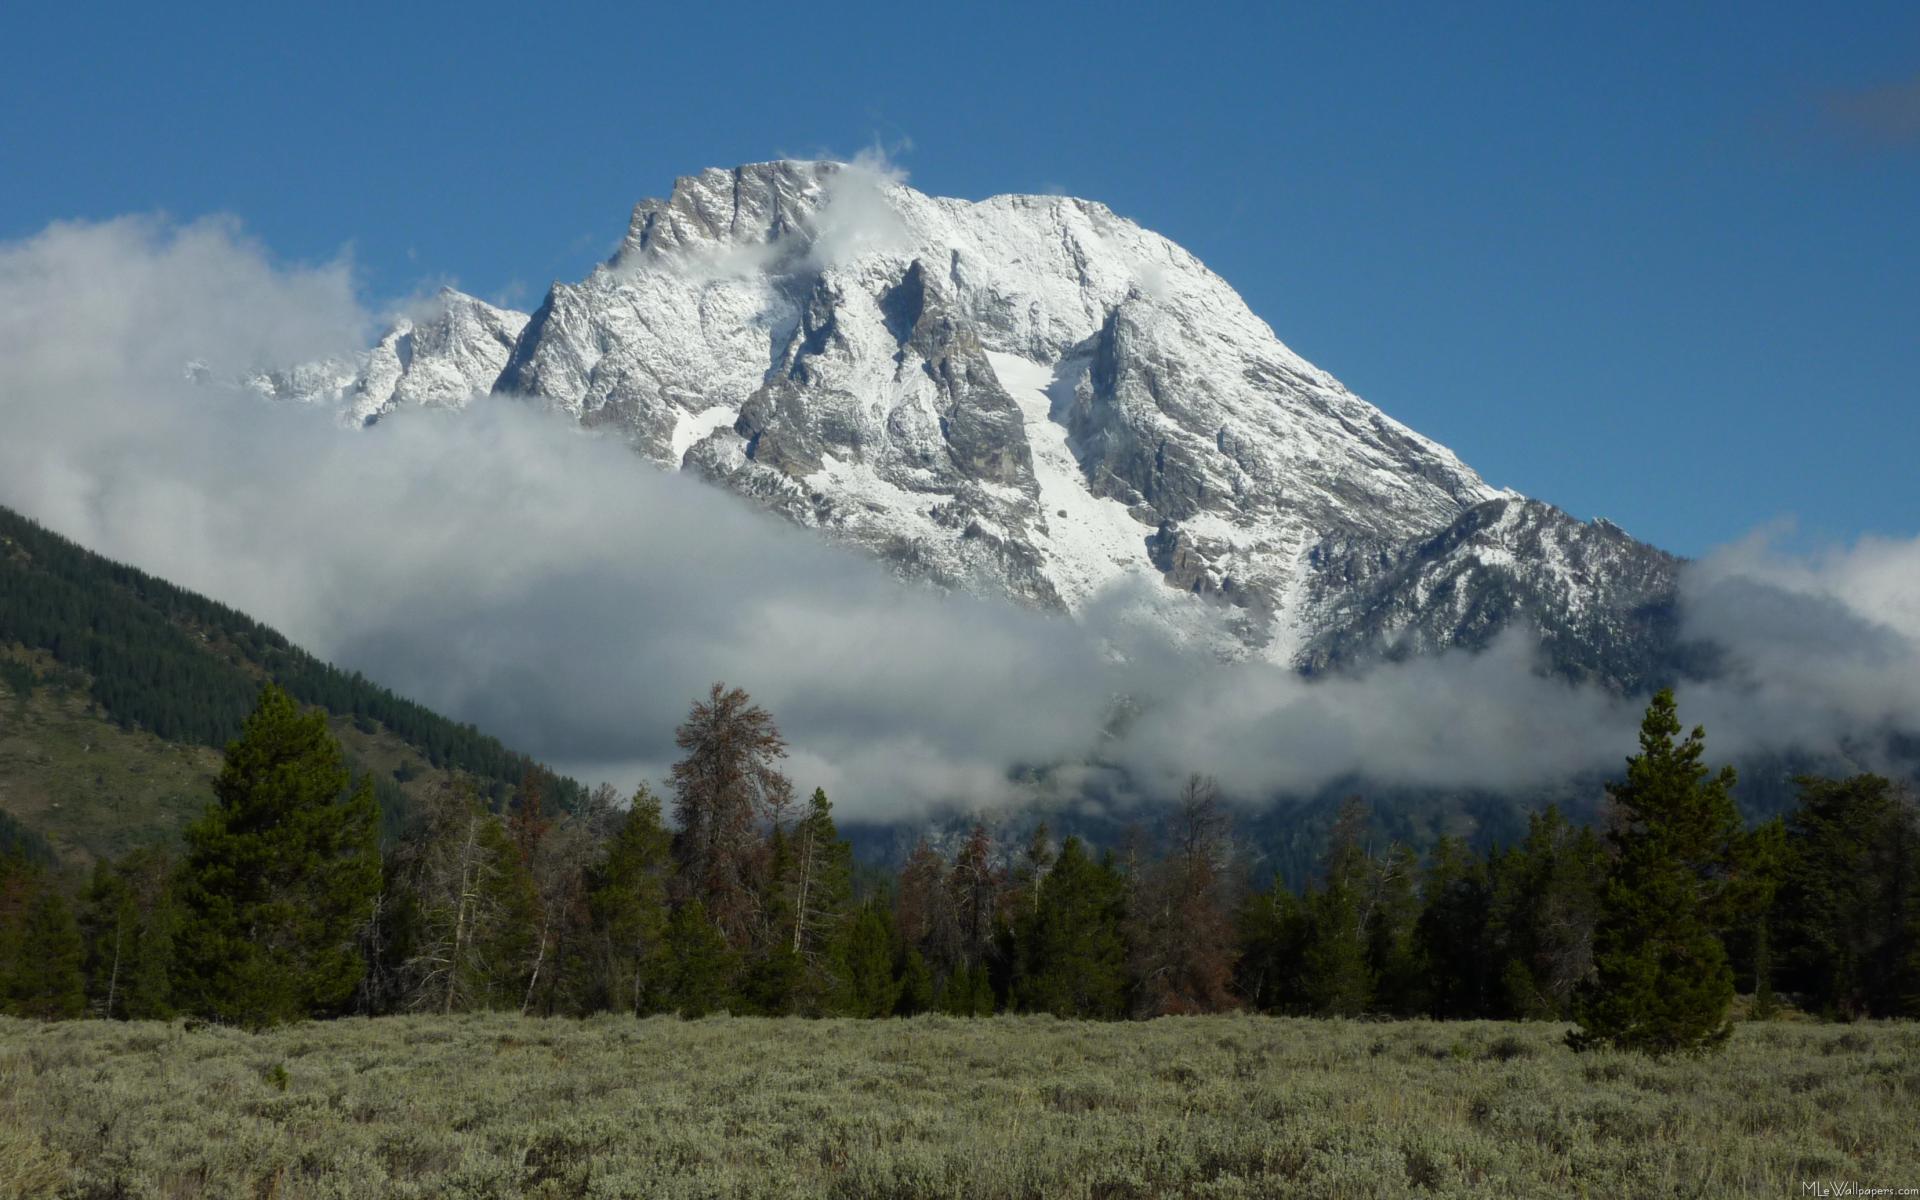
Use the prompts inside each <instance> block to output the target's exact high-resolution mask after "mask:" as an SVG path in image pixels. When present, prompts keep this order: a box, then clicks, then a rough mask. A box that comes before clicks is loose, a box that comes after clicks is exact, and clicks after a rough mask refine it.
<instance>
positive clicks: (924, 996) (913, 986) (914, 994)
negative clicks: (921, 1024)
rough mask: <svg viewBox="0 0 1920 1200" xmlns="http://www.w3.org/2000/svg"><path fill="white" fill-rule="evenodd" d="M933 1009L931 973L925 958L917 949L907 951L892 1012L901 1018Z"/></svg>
mask: <svg viewBox="0 0 1920 1200" xmlns="http://www.w3.org/2000/svg"><path fill="white" fill-rule="evenodd" d="M933 1007H934V992H933V972H932V971H930V970H928V969H927V960H926V956H925V955H923V954H921V953H920V951H919V950H917V949H911V950H908V951H907V956H906V960H905V961H904V962H903V963H902V964H901V967H900V988H899V998H898V999H897V1000H895V1001H894V1005H893V1011H894V1012H895V1013H896V1014H897V1015H899V1016H902V1017H911V1016H913V1015H914V1014H916V1013H923V1012H929V1011H931V1010H932V1009H933Z"/></svg>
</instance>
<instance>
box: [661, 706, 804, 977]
mask: <svg viewBox="0 0 1920 1200" xmlns="http://www.w3.org/2000/svg"><path fill="white" fill-rule="evenodd" d="M674 744H675V745H677V746H679V747H680V749H682V750H684V751H685V752H686V757H684V758H682V759H681V760H680V761H679V762H677V763H675V764H674V765H673V791H674V818H675V821H676V822H677V823H678V825H679V831H678V833H677V834H676V836H675V839H674V846H675V853H676V855H677V857H678V860H679V863H680V886H681V888H682V891H683V892H684V894H685V896H686V898H688V899H693V900H698V901H700V903H701V904H702V905H703V906H704V907H705V909H706V911H707V913H708V915H709V917H710V919H711V920H712V922H713V924H714V925H715V926H716V927H718V928H719V929H720V931H721V933H722V934H724V935H725V936H726V939H727V944H728V945H729V946H730V947H732V948H733V949H734V950H736V951H737V950H743V949H745V948H747V947H748V946H749V945H750V944H751V942H752V941H753V939H754V937H755V936H756V934H757V933H759V932H760V931H759V930H757V929H756V928H755V907H756V905H755V898H756V896H757V895H759V894H760V893H761V891H762V890H763V889H762V879H761V875H762V868H763V866H764V864H763V863H762V862H761V861H760V857H761V852H762V850H763V849H764V846H763V844H762V842H761V841H760V837H759V829H760V823H761V821H762V820H763V819H770V820H772V821H773V823H774V824H776V825H777V824H778V823H779V820H778V818H779V817H780V815H781V814H783V813H785V811H786V810H787V807H788V805H789V804H791V802H792V798H793V785H792V784H791V783H790V782H789V781H788V779H787V777H786V776H785V775H783V774H781V773H780V770H779V768H778V766H777V764H778V762H779V760H780V759H782V758H784V757H785V756H786V753H787V743H786V739H784V738H782V737H781V736H780V730H779V729H778V728H777V727H776V726H775V725H774V723H773V717H772V716H771V715H769V714H768V713H767V711H766V710H765V709H762V708H760V707H758V706H757V705H755V704H754V703H753V700H752V698H751V697H749V696H748V695H747V694H746V693H745V692H744V691H741V690H740V689H739V688H732V689H729V688H727V686H726V685H725V684H721V683H716V684H714V685H713V688H712V689H711V691H710V692H709V693H708V695H707V698H706V699H705V700H700V701H696V702H695V703H694V705H693V707H692V709H691V710H690V711H689V712H688V714H687V719H686V721H684V722H683V723H682V724H681V725H680V727H679V728H678V729H677V730H675V731H674Z"/></svg>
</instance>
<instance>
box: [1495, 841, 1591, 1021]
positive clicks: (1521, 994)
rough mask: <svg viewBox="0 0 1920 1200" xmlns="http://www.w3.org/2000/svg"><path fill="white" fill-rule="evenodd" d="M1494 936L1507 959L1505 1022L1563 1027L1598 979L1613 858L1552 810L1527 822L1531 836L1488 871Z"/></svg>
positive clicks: (1503, 967)
mask: <svg viewBox="0 0 1920 1200" xmlns="http://www.w3.org/2000/svg"><path fill="white" fill-rule="evenodd" d="M1488 867H1489V873H1490V876H1491V887H1492V893H1493V894H1492V911H1491V914H1490V917H1489V929H1488V935H1489V938H1490V940H1491V941H1492V943H1493V945H1492V946H1491V947H1490V950H1491V952H1492V953H1493V954H1494V956H1495V957H1496V958H1498V959H1499V960H1500V963H1501V966H1500V976H1499V979H1500V987H1501V998H1500V1004H1499V1006H1498V1015H1500V1016H1505V1017H1513V1018H1519V1019H1536V1020H1559V1019H1562V1018H1564V1017H1565V1016H1566V1015H1567V1014H1568V1011H1569V1009H1570V1007H1571V1005H1572V1003H1573V994H1574V990H1575V989H1576V988H1577V987H1578V986H1579V985H1580V984H1581V983H1582V982H1583V981H1584V980H1585V979H1587V977H1588V976H1590V975H1591V974H1592V972H1593V929H1594V923H1595V922H1596V921H1597V920H1598V918H1599V906H1600V895H1601V890H1602V888H1603V887H1604V886H1605V884H1606V870H1607V865H1606V852H1605V848H1604V846H1603V845H1602V844H1601V841H1600V838H1599V836H1598V835H1596V834H1595V833H1594V832H1593V831H1592V830H1590V829H1576V828H1574V827H1573V826H1572V825H1571V824H1569V823H1568V821H1567V819H1566V818H1565V817H1563V816H1562V815H1561V814H1560V810H1559V809H1558V808H1557V807H1555V806H1553V805H1548V806H1547V807H1546V808H1545V809H1544V810H1542V811H1540V812H1536V813H1533V814H1531V815H1530V816H1529V817H1528V818H1527V837H1526V840H1525V841H1524V842H1522V843H1521V844H1520V846H1518V847H1517V848H1514V849H1511V850H1508V851H1507V852H1505V853H1504V854H1499V855H1496V856H1494V858H1493V859H1492V860H1491V862H1490V863H1489V864H1488Z"/></svg>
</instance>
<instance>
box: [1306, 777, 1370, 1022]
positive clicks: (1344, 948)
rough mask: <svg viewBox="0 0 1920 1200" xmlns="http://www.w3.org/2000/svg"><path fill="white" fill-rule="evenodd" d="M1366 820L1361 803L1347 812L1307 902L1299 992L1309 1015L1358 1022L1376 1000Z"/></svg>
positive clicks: (1348, 808) (1338, 827) (1341, 815)
mask: <svg viewBox="0 0 1920 1200" xmlns="http://www.w3.org/2000/svg"><path fill="white" fill-rule="evenodd" d="M1367 816H1368V814H1367V810H1366V808H1365V806H1364V805H1362V804H1360V803H1359V802H1358V801H1357V800H1356V801H1352V802H1349V803H1348V805H1347V806H1346V807H1345V808H1344V809H1343V810H1342V812H1341V814H1340V820H1339V823H1338V824H1337V825H1335V826H1334V831H1333V841H1332V844H1331V845H1330V846H1329V847H1328V850H1327V858H1326V866H1325V871H1324V875H1325V882H1324V884H1323V886H1322V887H1321V888H1320V890H1319V891H1317V892H1309V893H1308V894H1307V898H1306V906H1305V907H1306V922H1305V942H1304V945H1303V947H1302V949H1301V954H1300V991H1301V995H1302V998H1303V999H1304V1000H1305V1001H1306V1005H1307V1011H1309V1012H1312V1013H1314V1014H1316V1015H1318V1016H1335V1017H1351V1016H1358V1015H1359V1014H1360V1013H1362V1012H1365V1011H1366V1010H1367V1007H1368V1005H1369V1004H1370V1003H1371V1001H1372V998H1373V971H1372V969H1371V968H1370V967H1369V966H1368V964H1367V941H1368V938H1367V918H1368V912H1367V907H1368V905H1369V901H1370V893H1371V891H1372V888H1373V882H1374V880H1373V878H1372V876H1373V874H1374V872H1373V870H1372V864H1371V863H1369V862H1368V860H1367V852H1366V846H1365V837H1366V829H1367Z"/></svg>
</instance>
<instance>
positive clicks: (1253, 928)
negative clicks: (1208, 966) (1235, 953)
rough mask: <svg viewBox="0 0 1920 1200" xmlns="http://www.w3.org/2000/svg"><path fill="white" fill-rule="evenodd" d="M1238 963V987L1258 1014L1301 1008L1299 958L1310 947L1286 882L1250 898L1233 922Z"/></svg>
mask: <svg viewBox="0 0 1920 1200" xmlns="http://www.w3.org/2000/svg"><path fill="white" fill-rule="evenodd" d="M1235 924H1236V927H1237V929H1238V933H1239V941H1240V961H1239V962H1238V964H1237V965H1236V968H1235V972H1234V984H1235V986H1236V987H1237V988H1238V989H1239V992H1240V995H1241V997H1242V998H1243V999H1245V1000H1246V1002H1247V1003H1248V1004H1249V1005H1250V1006H1252V1007H1253V1008H1255V1009H1257V1010H1259V1011H1260V1012H1284V1011H1287V1010H1289V1009H1290V1008H1292V1007H1294V1006H1296V1005H1297V1003H1298V998H1299V996H1300V958H1301V953H1302V951H1303V950H1304V949H1305V946H1306V914H1305V913H1304V912H1303V911H1302V907H1301V904H1300V897H1299V896H1297V895H1295V894H1294V893H1293V891H1292V890H1290V889H1289V888H1288V887H1287V885H1286V881H1285V880H1283V879H1278V878H1276V879H1275V880H1274V881H1273V887H1272V888H1271V889H1269V890H1268V891H1265V892H1255V893H1253V894H1251V895H1249V896H1248V897H1247V899H1246V901H1245V902H1244V903H1243V904H1242V905H1241V907H1240V912H1239V914H1238V918H1237V920H1236V922H1235Z"/></svg>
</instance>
